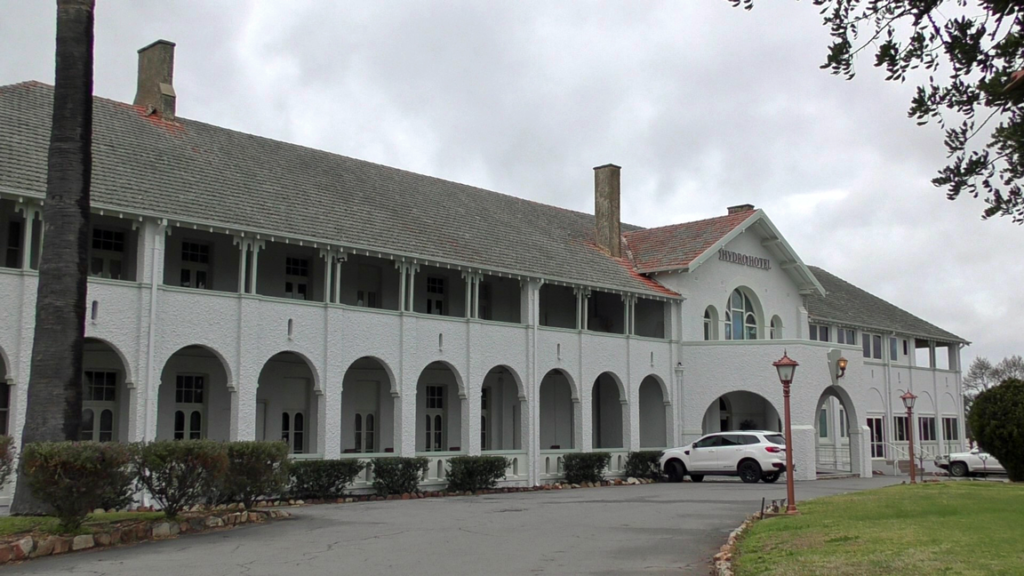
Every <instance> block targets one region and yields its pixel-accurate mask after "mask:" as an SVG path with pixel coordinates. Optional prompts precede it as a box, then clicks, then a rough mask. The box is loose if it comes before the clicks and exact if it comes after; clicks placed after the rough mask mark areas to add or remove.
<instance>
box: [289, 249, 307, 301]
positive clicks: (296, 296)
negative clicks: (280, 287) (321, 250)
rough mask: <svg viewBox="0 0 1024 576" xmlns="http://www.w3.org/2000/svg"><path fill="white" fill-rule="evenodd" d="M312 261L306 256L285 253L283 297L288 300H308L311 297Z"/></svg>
mask: <svg viewBox="0 0 1024 576" xmlns="http://www.w3.org/2000/svg"><path fill="white" fill-rule="evenodd" d="M312 279H313V263H312V260H311V259H310V258H308V257H303V256H297V255H291V254H288V255H285V257H284V297H285V298H288V299H290V300H303V301H308V300H312V299H313V295H312V293H311V290H310V287H311V286H312V285H313V282H312Z"/></svg>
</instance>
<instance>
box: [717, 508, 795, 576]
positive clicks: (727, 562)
mask: <svg viewBox="0 0 1024 576" xmlns="http://www.w3.org/2000/svg"><path fill="white" fill-rule="evenodd" d="M784 515H785V512H784V511H783V509H782V505H781V504H779V503H777V502H773V503H772V504H771V505H770V506H768V507H767V508H765V509H764V511H758V512H754V513H753V514H751V515H750V516H747V519H746V520H744V521H743V523H742V524H740V525H739V526H737V527H736V529H735V530H733V531H732V532H730V533H729V538H728V539H727V540H726V541H725V544H723V545H722V547H721V548H719V550H718V553H717V554H715V555H714V557H713V558H712V559H711V562H712V564H713V568H712V570H711V573H712V574H714V575H717V576H733V574H734V573H733V569H732V560H733V558H734V557H735V556H736V543H737V542H739V539H740V536H742V535H743V533H744V532H746V531H747V530H748V529H749V528H750V527H751V526H753V525H754V523H755V522H757V521H759V520H763V519H765V518H774V517H775V516H784Z"/></svg>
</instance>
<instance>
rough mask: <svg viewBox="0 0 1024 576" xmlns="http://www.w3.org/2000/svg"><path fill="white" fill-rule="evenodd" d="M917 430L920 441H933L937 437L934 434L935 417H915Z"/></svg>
mask: <svg viewBox="0 0 1024 576" xmlns="http://www.w3.org/2000/svg"><path fill="white" fill-rule="evenodd" d="M917 426H918V431H919V432H920V438H921V442H934V441H935V440H937V439H938V437H937V436H936V435H935V417H934V416H921V417H920V418H918V419H917Z"/></svg>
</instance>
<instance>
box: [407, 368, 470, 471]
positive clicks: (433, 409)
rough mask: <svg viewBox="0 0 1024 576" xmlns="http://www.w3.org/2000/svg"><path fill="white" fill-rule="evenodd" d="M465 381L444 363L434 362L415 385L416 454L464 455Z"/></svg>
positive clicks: (422, 373) (424, 370)
mask: <svg viewBox="0 0 1024 576" xmlns="http://www.w3.org/2000/svg"><path fill="white" fill-rule="evenodd" d="M465 403H466V394H465V393H464V392H463V390H462V379H461V378H460V377H459V375H458V373H456V372H455V370H454V369H453V368H452V367H451V366H450V365H448V364H447V363H445V362H432V363H430V364H428V365H427V367H426V368H424V369H423V372H421V373H420V377H419V380H418V381H417V382H416V451H417V452H462V451H463V449H464V446H463V443H462V441H463V440H462V427H463V424H464V422H463V419H464V417H465V413H466V412H467V410H466V408H468V405H466V406H464V404H465Z"/></svg>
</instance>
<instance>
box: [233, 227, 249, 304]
mask: <svg viewBox="0 0 1024 576" xmlns="http://www.w3.org/2000/svg"><path fill="white" fill-rule="evenodd" d="M235 244H236V245H237V246H238V250H239V257H238V293H239V294H245V276H246V263H245V257H246V255H247V254H248V252H249V240H247V239H245V238H242V237H241V236H235Z"/></svg>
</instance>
